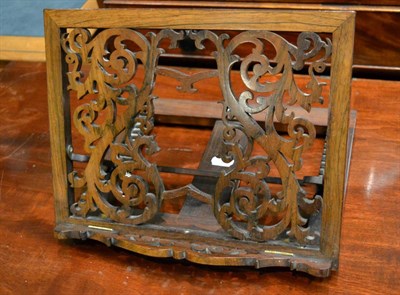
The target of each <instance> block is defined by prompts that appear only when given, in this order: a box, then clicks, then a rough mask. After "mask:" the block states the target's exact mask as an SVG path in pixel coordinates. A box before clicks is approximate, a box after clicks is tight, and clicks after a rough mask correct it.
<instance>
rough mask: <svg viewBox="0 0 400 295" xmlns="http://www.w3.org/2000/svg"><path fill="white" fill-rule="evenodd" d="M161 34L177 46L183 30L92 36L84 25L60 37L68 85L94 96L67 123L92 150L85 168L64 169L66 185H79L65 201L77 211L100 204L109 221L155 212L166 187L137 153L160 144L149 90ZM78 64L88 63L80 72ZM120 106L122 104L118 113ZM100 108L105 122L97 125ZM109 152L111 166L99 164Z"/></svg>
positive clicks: (150, 150) (153, 149) (139, 217)
mask: <svg viewBox="0 0 400 295" xmlns="http://www.w3.org/2000/svg"><path fill="white" fill-rule="evenodd" d="M163 38H169V39H170V40H171V46H176V42H177V41H178V40H180V39H181V38H182V34H180V33H176V32H174V31H172V30H162V31H160V32H159V33H158V34H157V35H155V34H152V33H151V34H150V35H149V38H146V37H145V36H143V35H142V34H140V33H139V32H137V31H134V30H129V29H108V30H104V31H101V32H99V33H98V34H96V35H94V36H91V34H90V32H89V31H88V30H84V29H74V30H72V31H71V32H70V33H68V34H65V35H64V36H63V37H62V48H63V49H64V51H65V53H66V62H67V63H68V64H70V65H71V66H72V70H71V71H70V72H68V73H67V76H68V81H69V85H68V89H69V90H71V91H76V93H77V96H78V99H82V98H84V97H85V96H86V95H88V94H92V95H95V98H94V99H92V100H91V101H90V103H85V104H82V105H80V106H79V107H77V108H76V109H75V111H74V114H73V123H74V125H75V127H76V128H77V130H78V131H79V132H80V134H81V135H83V137H84V139H85V145H84V147H85V151H86V152H87V153H88V154H89V155H90V157H89V161H88V163H87V165H86V167H85V170H84V172H83V175H78V173H77V172H76V171H72V172H71V173H69V175H68V179H69V182H70V184H71V186H72V187H75V188H82V189H83V193H82V194H81V195H80V198H79V200H78V201H77V202H76V203H74V204H73V205H72V206H71V211H72V213H73V214H74V215H76V216H81V217H85V216H87V214H88V213H89V212H95V211H97V210H99V211H100V212H101V213H102V214H103V215H104V216H106V217H107V218H110V219H112V220H115V221H119V222H124V223H133V224H137V223H143V222H146V221H147V220H149V219H151V218H152V217H153V216H154V215H155V213H156V212H157V211H158V208H159V204H160V196H161V195H162V193H163V190H164V186H163V183H162V180H161V178H160V175H159V173H158V170H157V167H156V166H155V165H154V164H151V163H149V162H148V161H147V160H146V159H145V158H144V157H143V155H142V151H143V150H145V151H146V152H147V153H149V154H151V153H154V152H156V151H157V150H158V146H157V143H156V142H155V140H154V137H153V136H151V135H150V133H151V131H152V129H153V125H154V123H153V114H154V106H153V97H152V95H151V92H152V89H153V86H154V79H155V71H154V69H155V67H156V64H157V60H158V57H159V55H160V54H161V53H162V52H163V50H162V49H160V48H158V44H159V43H160V40H161V39H163ZM126 41H130V42H134V44H135V45H136V46H137V47H138V48H139V50H138V51H137V52H132V51H130V50H129V49H127V48H126V45H125V43H124V42H126ZM139 60H140V62H141V63H142V64H144V65H146V66H147V68H146V71H145V76H144V81H143V84H142V86H141V87H140V88H139V87H137V86H136V85H134V84H133V83H132V82H131V80H132V79H133V77H134V76H135V74H136V70H137V66H138V61H139ZM82 66H90V71H89V74H88V76H87V77H85V78H84V77H83V74H82V72H81V68H82ZM118 106H128V107H127V108H126V110H125V111H124V112H123V113H121V114H118V113H117V108H118ZM100 115H101V116H102V117H103V121H102V123H101V124H97V121H96V119H97V118H98V117H99V116H100ZM143 147H144V149H143ZM107 155H110V159H109V160H108V161H109V162H110V161H111V162H112V164H113V165H112V166H111V167H110V165H109V164H108V165H105V161H106V160H105V158H106V156H107ZM107 169H111V172H110V171H106V170H107ZM139 172H140V173H139Z"/></svg>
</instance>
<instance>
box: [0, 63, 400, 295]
mask: <svg viewBox="0 0 400 295" xmlns="http://www.w3.org/2000/svg"><path fill="white" fill-rule="evenodd" d="M352 93H353V94H352V108H353V109H356V110H357V111H358V117H357V128H356V133H355V142H354V150H353V159H352V163H351V170H350V179H349V187H348V192H347V198H346V202H345V210H344V216H343V231H342V240H341V254H340V267H339V271H338V272H335V273H333V275H332V276H331V277H330V278H328V279H316V278H313V277H310V276H308V275H305V274H302V273H292V272H290V271H289V270H287V269H279V268H276V269H263V270H254V269H248V268H227V267H224V268H220V267H207V266H200V265H195V264H191V263H188V262H180V261H173V260H158V259H154V258H148V257H144V256H141V255H136V254H133V253H130V252H128V251H125V250H122V249H118V248H107V247H106V246H104V245H102V244H100V243H97V242H93V241H85V242H80V241H58V240H56V239H54V237H53V227H54V213H53V194H52V181H51V166H50V149H49V131H48V130H49V127H48V117H47V97H46V73H45V66H44V64H41V63H23V62H11V63H8V64H2V65H1V66H0V266H1V267H0V294H81V293H87V294H91V293H93V294H224V293H226V294H229V293H231V294H255V293H258V294H266V293H270V294H288V293H297V294H399V292H400V275H399V267H400V239H399V234H400V219H399V217H398V214H399V212H400V202H399V198H400V181H399V178H400V158H399V154H400V116H399V113H400V104H399V103H398V96H399V93H400V83H399V82H390V81H379V80H355V81H354V82H353V92H352ZM160 128H162V127H160ZM184 135H185V134H183V133H182V137H184ZM174 136H176V137H177V138H179V137H180V133H178V134H174ZM198 141H199V142H201V141H206V138H204V139H203V138H199V139H198Z"/></svg>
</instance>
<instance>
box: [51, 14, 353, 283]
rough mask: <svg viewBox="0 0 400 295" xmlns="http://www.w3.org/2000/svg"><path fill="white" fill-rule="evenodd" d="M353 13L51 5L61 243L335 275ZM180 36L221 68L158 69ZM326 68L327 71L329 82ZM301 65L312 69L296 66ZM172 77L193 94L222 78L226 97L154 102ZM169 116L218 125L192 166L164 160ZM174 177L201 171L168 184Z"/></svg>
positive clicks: (183, 122) (346, 154) (174, 156)
mask: <svg viewBox="0 0 400 295" xmlns="http://www.w3.org/2000/svg"><path fill="white" fill-rule="evenodd" d="M354 18H355V15H354V13H351V12H333V11H330V12H323V11H285V10H279V11H273V10H263V9H260V10H250V9H249V10H244V9H243V10H240V9H237V10H234V9H229V10H208V9H127V10H113V9H107V10H86V11H85V10H63V11H57V10H47V11H45V31H46V58H47V70H48V97H49V114H50V135H51V148H52V165H53V178H54V179H53V181H54V195H55V210H56V223H57V224H56V229H55V232H56V235H57V237H58V238H60V239H64V238H77V239H88V238H89V239H94V240H98V241H101V242H103V243H105V244H107V245H115V246H118V247H122V248H125V249H128V250H131V251H134V252H137V253H141V254H145V255H150V256H155V257H174V258H176V259H187V260H189V261H192V262H196V263H201V264H209V265H230V266H235V265H245V266H255V267H257V268H261V267H268V266H285V267H290V268H291V269H293V270H299V271H304V272H307V273H310V274H312V275H314V276H320V277H326V276H328V275H329V274H330V271H331V270H332V269H337V267H338V256H339V239H340V229H341V214H342V207H343V199H344V195H345V187H346V178H347V171H348V164H349V158H350V152H351V142H352V138H353V132H352V130H353V129H354V123H355V113H352V115H351V116H350V111H349V106H350V83H351V66H352V55H353V39H354ZM238 30H240V31H241V32H240V33H238V34H237V33H235V34H233V33H232V32H236V31H238ZM272 31H273V32H272ZM282 31H286V32H287V31H290V32H294V33H295V34H296V39H295V41H294V42H289V41H287V40H286V39H284V38H282V37H281V36H280V35H279V34H278V33H277V32H282ZM320 33H327V34H326V35H324V36H325V37H321V35H320ZM331 40H332V41H331ZM183 41H185V42H189V43H190V42H192V45H193V47H194V48H195V50H211V51H212V52H213V53H212V58H213V60H214V61H215V63H216V69H211V70H204V69H203V70H201V71H196V72H194V73H193V71H192V70H193V69H191V70H190V71H189V73H188V71H187V70H186V72H185V70H183V69H177V68H171V67H166V66H161V65H160V62H159V61H160V60H161V59H162V58H163V56H165V55H166V54H169V55H174V50H175V49H176V48H178V47H179V46H180V45H181V42H183ZM175 53H176V52H175ZM329 64H330V79H326V78H323V77H318V74H321V73H326V72H327V65H329ZM303 68H305V69H308V72H306V73H308V75H306V76H305V77H304V76H303V77H300V76H297V75H295V74H296V73H297V72H299V71H301V70H302V69H303ZM236 69H237V70H236ZM162 78H164V79H169V80H168V81H175V82H174V83H176V81H178V82H179V83H178V85H175V86H176V87H175V86H173V87H172V88H177V89H178V90H179V91H180V92H181V93H186V94H187V93H189V94H190V93H195V92H196V91H197V88H195V84H196V85H200V84H201V83H202V82H204V81H205V82H206V83H211V82H207V81H212V80H213V79H214V81H217V84H216V85H215V86H214V88H213V89H215V88H218V90H219V91H220V92H221V93H220V97H219V104H218V103H217V102H216V101H198V100H189V101H183V100H182V99H179V100H178V99H171V98H169V99H163V98H160V99H157V100H155V94H154V92H155V88H157V85H158V83H159V81H161V80H159V79H162ZM304 80H307V81H306V82H307V83H303V84H306V85H300V84H301V83H299V82H298V81H304ZM322 81H325V82H326V83H325V82H322ZM237 83H239V84H241V86H240V87H236V86H235V85H236V84H237ZM165 85H166V87H171V86H170V85H169V84H168V83H166V84H165ZM171 85H173V83H172V82H171ZM203 85H204V84H203ZM210 85H211V84H210ZM196 87H197V86H196ZM198 88H199V89H200V87H198ZM318 104H319V105H320V106H322V108H321V107H320V108H318V107H315V105H318ZM324 107H325V108H324ZM350 117H351V120H349V118H350ZM349 122H350V124H352V125H351V128H349ZM168 124H174V125H173V126H176V125H180V129H179V130H182V126H192V125H199V126H202V128H203V129H204V130H205V129H207V126H208V125H210V124H212V125H214V128H213V131H212V132H211V139H210V140H209V142H208V145H207V147H206V149H205V151H204V153H203V156H202V160H201V161H200V164H199V165H198V168H197V169H196V168H193V167H187V166H182V165H181V166H180V165H179V164H180V162H181V161H182V159H181V158H180V156H179V153H178V150H176V153H171V154H170V155H169V156H165V157H164V160H165V159H166V158H167V160H169V163H171V160H172V163H173V165H168V164H166V165H165V164H163V163H162V159H161V158H162V157H161V156H160V157H158V156H157V155H160V154H162V150H163V145H162V144H161V143H159V140H161V139H162V138H167V141H168V142H167V143H166V145H168V144H171V141H173V139H172V138H173V133H171V134H170V133H168V132H167V131H166V130H167V129H166V127H165V128H164V127H163V126H165V125H168ZM158 126H161V127H158ZM171 126H172V125H171ZM157 128H159V129H157ZM163 128H164V129H163ZM156 129H157V130H158V131H159V132H160V134H158V135H157V138H156V137H155V136H154V135H153V133H154V132H156V131H155V130H156ZM203 129H201V128H198V129H196V130H197V131H196V132H200V131H202V130H203ZM168 130H169V129H168ZM349 130H350V132H349ZM182 132H183V131H180V133H179V134H180V135H181V137H182ZM185 134H186V133H185ZM187 134H189V133H187ZM193 134H194V133H193ZM163 136H164V137H163ZM187 136H189V135H187ZM321 136H322V139H321ZM196 140H197V138H189V141H192V142H193V144H196ZM318 140H319V141H320V144H319V145H318V144H316V143H317V142H318ZM324 141H325V143H324ZM316 145H317V146H319V147H320V150H319V152H318V153H317V152H316V151H317V150H318V149H316V148H315V146H316ZM160 146H161V151H160ZM168 150H169V149H168ZM171 150H173V149H172V148H171ZM307 151H311V152H312V154H311V155H309V156H305V154H306V152H307ZM157 157H158V158H157ZM167 162H168V161H167ZM308 162H313V163H317V165H318V167H317V169H316V170H315V169H314V170H313V169H311V168H310V169H308V168H306V166H307V163H308ZM310 171H313V172H310ZM315 171H316V172H315ZM305 173H314V174H311V175H313V176H307V174H305ZM167 174H168V175H169V177H167V176H165V175H167ZM171 174H173V175H177V176H176V177H175V176H174V177H171V176H170V175H171ZM178 175H192V176H194V178H193V179H192V181H190V182H189V183H186V184H183V185H180V186H178V187H172V188H171V187H169V182H170V181H174V180H175V179H177V178H178ZM301 176H302V178H301ZM176 200H183V201H182V202H181V203H183V205H182V204H181V205H182V206H181V207H179V206H178V207H179V208H178V210H176V209H174V207H176V205H177V203H179V202H176Z"/></svg>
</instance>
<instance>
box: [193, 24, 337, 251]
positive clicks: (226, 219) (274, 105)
mask: <svg viewBox="0 0 400 295" xmlns="http://www.w3.org/2000/svg"><path fill="white" fill-rule="evenodd" d="M190 36H191V38H192V39H193V40H195V42H196V45H197V46H198V48H199V49H201V48H202V46H203V45H202V42H203V41H204V40H205V39H209V40H210V41H212V42H213V43H214V45H215V47H216V49H217V50H216V52H215V53H214V55H215V57H216V60H217V64H218V67H219V69H220V85H221V89H222V91H223V95H224V102H223V104H224V113H223V121H224V124H225V132H224V143H225V146H226V149H225V157H222V158H223V159H225V160H226V161H229V160H231V159H232V158H236V159H235V161H240V160H239V159H240V158H242V159H243V160H242V161H244V163H246V164H244V165H243V164H242V165H239V164H238V163H236V165H235V167H234V168H233V169H232V170H230V171H229V172H228V173H225V174H223V175H222V176H221V177H220V180H219V182H218V185H217V190H216V195H215V202H214V214H215V216H216V218H217V219H218V221H219V223H220V224H221V225H222V227H223V228H225V229H226V230H228V231H229V232H230V233H231V234H232V235H233V236H235V237H237V238H240V239H252V240H267V239H271V238H277V237H278V235H279V234H281V233H282V232H284V231H285V230H286V229H288V231H287V234H288V235H289V236H291V237H293V238H295V239H296V240H297V241H298V242H300V243H306V242H307V241H309V240H312V239H314V236H313V233H311V232H310V229H309V227H307V221H308V219H307V217H306V216H302V214H301V213H300V209H302V212H305V211H307V212H310V211H312V212H313V213H315V212H316V211H318V210H319V207H320V205H321V202H322V200H321V198H320V197H319V196H316V197H315V198H314V199H308V198H306V193H305V191H304V190H303V188H302V187H301V186H300V184H299V182H298V181H297V179H296V174H295V172H296V171H298V170H300V169H301V167H302V158H301V155H302V153H303V151H304V150H306V149H308V148H309V147H310V146H311V145H312V143H313V141H314V139H315V136H316V132H315V127H314V126H313V124H312V123H311V122H309V121H307V120H306V119H303V118H297V117H296V116H295V114H294V113H290V114H287V113H286V109H287V108H286V105H294V104H299V105H300V106H301V107H302V108H304V109H305V110H307V111H310V110H311V105H312V104H313V103H318V102H319V103H322V102H323V100H322V97H321V93H322V87H323V86H324V83H321V82H319V81H318V80H317V78H316V76H315V75H314V71H315V72H318V73H320V72H322V71H323V70H324V69H325V61H326V60H327V59H328V58H329V56H330V54H331V42H330V41H329V39H328V40H327V41H326V42H325V41H322V39H321V38H320V37H319V36H318V35H317V34H315V33H311V32H304V33H301V34H299V36H298V41H297V47H296V46H295V45H293V44H290V43H289V42H287V41H286V40H285V39H283V38H282V37H281V36H279V35H277V34H275V33H272V32H267V31H246V32H243V33H241V34H239V35H237V36H235V37H234V38H232V40H230V41H229V42H227V41H226V40H227V39H229V38H228V36H227V35H226V34H223V35H221V36H217V35H216V34H214V33H212V32H209V31H200V32H196V33H192V34H191V35H190ZM244 43H249V44H252V45H253V46H254V47H253V49H252V52H251V53H250V54H248V55H247V56H245V57H243V58H241V57H239V56H238V55H236V54H234V51H235V50H236V49H237V48H238V47H239V46H240V45H241V44H244ZM265 44H267V45H268V46H272V47H273V48H274V49H275V51H276V56H275V57H274V58H269V57H268V56H267V55H266V54H265V53H264V52H265V46H266V45H265ZM322 50H324V54H323V55H322V57H321V51H322ZM315 57H319V59H317V60H315V61H312V62H311V64H310V66H309V70H308V72H309V76H310V82H309V83H308V85H307V89H308V92H304V91H302V90H301V89H300V88H299V87H298V85H297V84H296V81H295V77H294V73H293V70H300V69H302V68H303V67H304V65H305V61H306V60H309V59H311V58H315ZM293 58H294V59H293ZM235 63H240V73H241V77H242V81H243V83H244V84H245V86H246V87H247V88H248V90H245V91H243V92H242V93H240V94H239V95H238V96H236V95H235V94H234V92H233V90H232V85H231V81H230V71H231V69H232V67H233V65H234V64H235ZM271 78H272V79H271ZM258 93H262V95H259V94H258ZM264 93H265V95H264ZM285 94H286V95H287V96H288V97H289V99H288V101H287V102H284V96H285ZM256 95H258V96H256ZM263 111H265V127H264V129H263V128H261V127H260V126H259V125H258V124H257V123H256V122H255V120H254V119H253V117H252V114H255V113H260V112H263ZM274 117H275V118H276V119H277V121H278V122H280V123H283V124H287V128H288V135H289V138H284V137H283V136H281V135H279V134H278V132H277V131H276V130H275V127H274V121H273V120H274ZM237 131H240V132H241V133H243V134H245V135H246V136H247V137H248V142H249V146H252V144H253V141H255V142H257V143H258V144H259V145H260V146H261V147H262V148H263V149H264V150H265V152H266V154H267V156H268V162H272V163H273V164H274V165H275V167H276V168H277V170H278V172H279V174H280V177H281V179H282V191H280V192H278V193H277V195H276V197H275V198H273V197H271V195H270V193H269V189H268V185H267V184H266V182H265V181H264V179H263V178H260V177H259V176H258V175H260V172H259V171H258V172H247V171H246V169H248V167H250V166H251V165H252V163H253V161H254V159H252V158H250V155H251V150H252V147H251V148H249V149H248V150H247V151H244V150H243V148H242V147H241V146H240V145H239V143H238V141H237V140H235V138H236V134H237ZM233 155H236V157H234V156H233ZM266 164H268V163H266ZM278 200H279V202H278ZM274 202H275V203H274ZM278 203H279V206H278V207H275V208H272V207H271V204H278ZM266 208H268V210H270V211H272V212H279V213H281V214H283V217H282V218H281V220H280V221H279V223H277V224H275V225H272V226H262V225H260V223H259V221H260V220H261V219H262V218H263V217H264V215H265V213H266V212H267V211H268V210H267V209H266Z"/></svg>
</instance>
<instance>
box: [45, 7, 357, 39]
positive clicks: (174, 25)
mask: <svg viewBox="0 0 400 295" xmlns="http://www.w3.org/2000/svg"><path fill="white" fill-rule="evenodd" d="M239 12H240V11H239V10H235V9H223V10H214V9H203V10H193V9H172V8H171V9H168V8H166V9H159V10H151V9H147V10H140V9H134V8H133V9H98V10H69V11H66V10H65V11H62V10H59V11H57V10H45V15H46V17H48V18H51V19H52V20H53V21H54V22H55V23H56V24H57V26H59V27H64V28H65V27H69V28H76V27H92V28H104V27H106V28H121V27H127V28H132V27H133V28H137V29H138V28H145V29H148V28H153V29H158V28H171V29H192V30H201V29H213V30H264V29H265V28H266V27H267V28H268V30H271V31H278V32H280V31H295V32H302V31H312V32H316V33H319V32H333V31H335V30H336V28H337V27H338V26H340V24H341V23H342V22H343V21H345V20H346V19H347V18H349V17H351V15H353V14H354V13H353V12H337V11H296V12H294V11H291V10H281V11H271V10H267V9H248V10H246V12H245V13H242V12H241V13H239ZM277 12H280V13H279V16H278V14H277ZM110 14H115V15H118V18H111V17H109V16H110ZM221 14H223V15H224V18H221V17H220V16H221ZM132 15H137V16H138V17H134V18H133V17H132ZM226 20H229V21H228V22H227V21H226Z"/></svg>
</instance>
